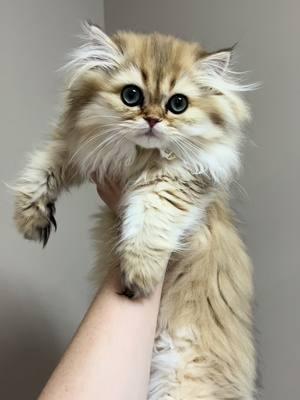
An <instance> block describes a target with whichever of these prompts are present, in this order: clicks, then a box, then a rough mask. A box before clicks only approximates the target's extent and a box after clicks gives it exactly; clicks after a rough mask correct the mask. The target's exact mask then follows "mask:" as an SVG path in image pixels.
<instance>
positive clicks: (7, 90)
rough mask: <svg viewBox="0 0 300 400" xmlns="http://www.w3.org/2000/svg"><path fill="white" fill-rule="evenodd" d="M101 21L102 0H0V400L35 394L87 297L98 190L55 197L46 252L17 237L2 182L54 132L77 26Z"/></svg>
mask: <svg viewBox="0 0 300 400" xmlns="http://www.w3.org/2000/svg"><path fill="white" fill-rule="evenodd" d="M90 17H92V18H93V20H94V21H96V22H98V23H100V24H102V25H103V4H102V2H101V1H100V0H84V1H81V0H27V1H22V0H11V1H9V2H8V1H4V0H1V3H0V37H1V62H0V87H1V96H0V110H1V111H0V114H1V133H0V135H1V141H0V143H1V144H0V182H1V184H0V207H1V208H0V210H1V211H0V398H1V399H3V400H4V399H7V400H8V399H9V400H18V399H22V400H32V399H34V398H36V396H37V393H38V392H39V390H40V388H41V387H42V386H43V384H44V383H45V381H46V380H47V378H48V376H49V374H50V372H51V371H52V369H53V368H54V366H55V364H56V363H57V361H58V359H59V357H60V356H61V354H62V352H63V350H64V348H65V346H66V344H67V342H68V341H69V340H70V338H71V336H72V335H73V333H74V331H75V329H76V328H77V326H78V323H79V321H80V319H81V318H82V316H83V314H84V312H85V310H86V308H87V306H88V304H89V301H90V298H91V295H92V290H91V285H90V284H89V282H88V280H87V274H88V272H89V270H90V268H91V265H92V255H93V252H92V251H91V248H90V241H89V239H88V238H89V235H88V229H89V227H90V226H91V223H90V222H91V221H90V220H89V215H90V214H92V213H93V212H95V210H96V205H97V202H98V199H97V196H96V194H95V190H93V188H92V187H90V188H88V187H86V188H85V190H84V189H83V190H80V191H73V192H72V193H71V194H70V195H65V196H63V198H62V199H61V200H60V201H59V204H58V207H57V208H58V209H57V219H58V224H59V225H58V232H57V233H56V235H53V236H52V238H50V241H49V243H48V245H47V247H46V249H45V250H42V249H41V246H39V245H38V244H35V243H30V242H27V241H25V240H23V239H22V238H21V237H20V236H19V235H18V234H17V233H16V230H15V228H14V226H13V222H12V204H13V202H12V199H13V196H12V195H11V193H10V192H9V190H8V189H6V188H5V186H4V185H3V181H5V182H11V181H13V180H14V179H15V177H16V174H17V173H18V172H19V171H20V169H21V168H22V167H23V166H24V163H25V154H26V152H29V151H30V150H32V149H33V148H34V146H35V145H37V144H38V143H40V142H42V141H43V139H44V138H46V137H47V134H49V133H50V131H51V126H50V123H51V121H52V120H53V119H54V117H55V115H56V107H55V105H56V104H57V102H58V99H59V97H60V91H61V87H62V86H61V74H58V73H57V72H55V71H56V70H57V69H58V68H59V67H60V66H62V65H63V64H64V63H65V61H66V60H65V55H66V53H67V52H68V51H69V50H70V49H71V48H72V47H74V45H75V43H78V40H77V39H76V37H75V35H77V34H78V33H79V31H80V26H79V22H80V21H81V20H83V19H85V18H90Z"/></svg>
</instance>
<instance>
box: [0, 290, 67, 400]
mask: <svg viewBox="0 0 300 400" xmlns="http://www.w3.org/2000/svg"><path fill="white" fill-rule="evenodd" d="M11 289H12V288H11ZM0 293H1V309H2V310H1V327H2V329H1V331H0V348H1V354H0V377H1V378H0V399H3V400H4V399H7V400H8V399H9V400H19V399H22V400H33V399H35V398H37V396H38V394H39V393H40V391H41V389H42V388H43V386H44V385H45V383H46V382H47V380H48V378H49V376H50V374H51V372H52V371H53V369H54V367H55V365H56V364H57V362H58V360H59V358H60V356H61V354H62V345H61V344H60V343H59V341H58V339H57V337H56V335H55V329H54V328H53V327H52V326H51V325H50V324H49V319H48V318H47V315H46V313H45V311H44V310H42V309H41V307H40V305H39V300H38V298H34V297H33V295H32V293H30V294H28V296H26V298H24V296H23V298H21V297H20V296H19V294H17V293H13V290H10V291H9V290H8V288H7V287H6V288H3V287H0ZM24 310H26V312H25V313H24ZM28 310H30V311H28Z"/></svg>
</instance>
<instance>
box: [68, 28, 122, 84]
mask: <svg viewBox="0 0 300 400" xmlns="http://www.w3.org/2000/svg"><path fill="white" fill-rule="evenodd" d="M82 31H83V33H82V34H81V35H80V38H81V39H82V41H83V44H82V46H80V47H79V48H77V49H76V50H75V51H73V53H71V61H70V62H69V63H68V64H67V65H66V66H65V68H66V69H67V70H69V71H70V72H71V82H70V84H72V83H73V82H74V80H76V79H77V78H78V77H79V75H81V74H83V73H84V72H86V71H88V70H91V69H96V68H99V69H103V70H113V69H115V68H117V67H118V65H119V64H120V62H121V58H122V54H121V52H120V50H119V49H118V47H117V45H116V44H115V43H114V42H113V41H112V40H111V38H110V37H109V36H108V35H106V33H104V32H103V31H102V30H101V28H100V27H99V26H97V25H95V24H92V23H91V22H90V21H85V22H84V23H82Z"/></svg>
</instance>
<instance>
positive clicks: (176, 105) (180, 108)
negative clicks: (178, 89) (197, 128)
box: [166, 94, 189, 114]
mask: <svg viewBox="0 0 300 400" xmlns="http://www.w3.org/2000/svg"><path fill="white" fill-rule="evenodd" d="M188 105H189V102H188V99H187V97H186V96H185V95H184V94H174V95H173V96H172V97H170V98H169V101H168V103H167V105H166V108H167V110H170V111H171V112H172V113H173V114H181V113H183V112H184V111H185V110H186V109H187V108H188Z"/></svg>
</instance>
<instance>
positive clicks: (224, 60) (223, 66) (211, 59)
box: [197, 48, 233, 75]
mask: <svg viewBox="0 0 300 400" xmlns="http://www.w3.org/2000/svg"><path fill="white" fill-rule="evenodd" d="M232 51H233V48H230V49H226V50H220V51H217V52H215V53H211V54H208V55H206V56H204V57H203V58H201V59H200V60H199V61H198V62H197V64H198V67H199V68H200V69H201V70H202V71H203V72H206V73H208V74H209V75H223V74H225V73H226V71H227V69H228V67H229V64H230V61H231V58H232Z"/></svg>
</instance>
